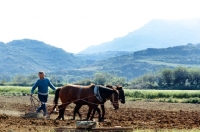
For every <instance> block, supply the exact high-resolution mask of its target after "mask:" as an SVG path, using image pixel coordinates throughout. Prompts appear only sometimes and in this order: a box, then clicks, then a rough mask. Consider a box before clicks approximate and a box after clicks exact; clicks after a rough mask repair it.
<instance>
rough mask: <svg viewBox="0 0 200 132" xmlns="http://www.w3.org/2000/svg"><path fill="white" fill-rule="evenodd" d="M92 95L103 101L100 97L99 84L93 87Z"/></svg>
mask: <svg viewBox="0 0 200 132" xmlns="http://www.w3.org/2000/svg"><path fill="white" fill-rule="evenodd" d="M94 96H95V97H96V98H97V99H98V100H99V101H100V102H103V99H102V98H101V95H100V93H99V86H95V87H94Z"/></svg>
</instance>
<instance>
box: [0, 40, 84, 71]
mask: <svg viewBox="0 0 200 132" xmlns="http://www.w3.org/2000/svg"><path fill="white" fill-rule="evenodd" d="M0 56H1V58H0V73H1V74H2V73H10V74H27V73H34V72H38V71H40V70H44V71H46V72H50V71H59V70H64V69H72V68H74V67H77V66H78V64H79V63H82V61H81V60H80V59H78V58H77V57H75V56H74V55H73V54H71V53H67V52H66V51H64V50H63V49H61V48H56V47H54V46H51V45H49V44H45V43H44V42H41V41H37V40H30V39H23V40H14V41H11V42H9V43H6V44H4V43H0Z"/></svg>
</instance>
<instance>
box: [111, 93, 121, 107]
mask: <svg viewBox="0 0 200 132" xmlns="http://www.w3.org/2000/svg"><path fill="white" fill-rule="evenodd" d="M113 91H114V90H113ZM116 92H117V91H116ZM111 98H112V104H118V103H119V102H118V100H115V93H112V96H111ZM118 98H119V97H118Z"/></svg>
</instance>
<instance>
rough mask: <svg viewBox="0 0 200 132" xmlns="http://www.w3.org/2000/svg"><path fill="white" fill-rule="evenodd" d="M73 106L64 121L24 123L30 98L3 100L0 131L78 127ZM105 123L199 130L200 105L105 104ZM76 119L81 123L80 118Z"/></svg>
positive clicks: (84, 111)
mask: <svg viewBox="0 0 200 132" xmlns="http://www.w3.org/2000/svg"><path fill="white" fill-rule="evenodd" d="M52 99H53V97H50V99H49V104H48V109H50V108H51V102H52ZM73 107H74V106H73V105H70V106H69V107H67V110H66V111H65V118H66V120H65V121H57V120H54V119H55V118H56V117H57V115H56V114H54V115H52V116H51V119H49V120H47V119H24V118H22V117H21V116H22V115H24V114H25V112H28V111H29V108H30V100H29V97H28V96H21V97H16V96H0V131H5V132H7V131H10V132H16V131H26V132H27V131H39V132H40V131H50V130H52V131H53V130H54V128H55V127H62V126H69V127H75V121H71V120H70V118H71V117H72V110H73ZM87 110H88V108H87V106H85V107H83V108H81V113H82V115H83V117H85V116H86V113H87ZM105 117H106V121H105V122H102V123H100V124H99V125H100V126H101V127H111V126H123V127H125V126H126V127H133V128H134V129H142V130H145V129H153V130H160V129H194V128H196V129H199V128H200V127H199V126H200V104H179V103H177V104H170V103H159V102H142V101H138V102H137V101H136V102H126V104H125V105H120V109H119V110H118V111H115V110H113V109H112V106H111V105H110V102H108V103H107V104H106V115H105ZM77 119H79V118H78V117H77Z"/></svg>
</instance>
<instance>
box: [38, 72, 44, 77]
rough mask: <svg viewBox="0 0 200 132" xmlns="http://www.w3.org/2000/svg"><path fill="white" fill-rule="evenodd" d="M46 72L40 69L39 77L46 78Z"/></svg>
mask: <svg viewBox="0 0 200 132" xmlns="http://www.w3.org/2000/svg"><path fill="white" fill-rule="evenodd" d="M44 75H45V74H44V72H43V71H40V72H38V76H39V78H40V79H44Z"/></svg>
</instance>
